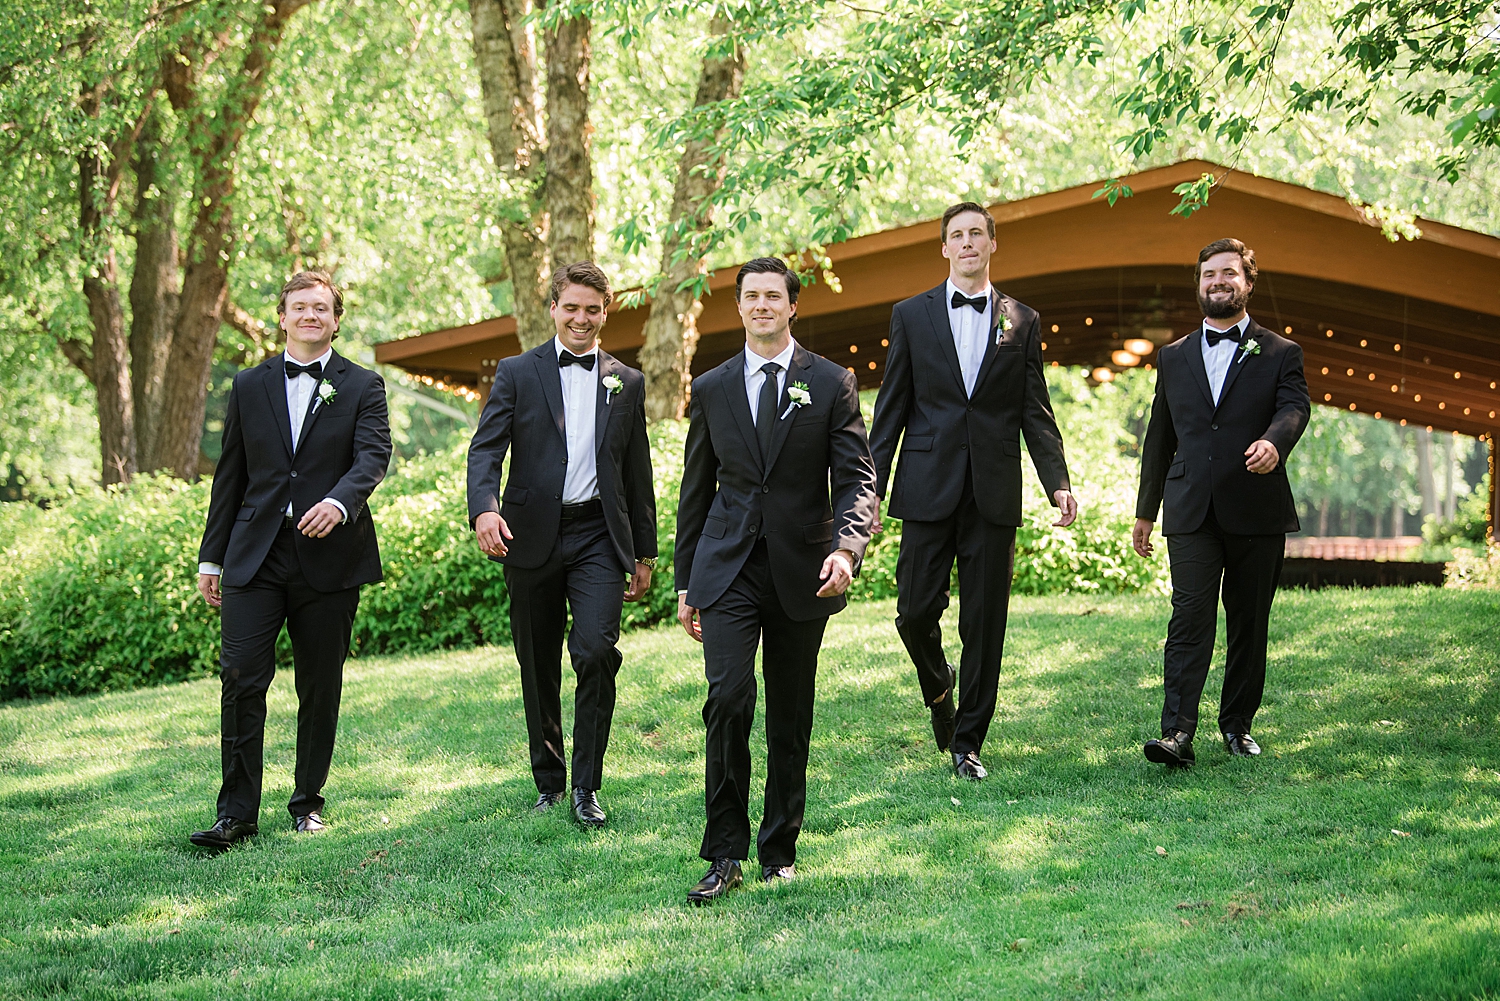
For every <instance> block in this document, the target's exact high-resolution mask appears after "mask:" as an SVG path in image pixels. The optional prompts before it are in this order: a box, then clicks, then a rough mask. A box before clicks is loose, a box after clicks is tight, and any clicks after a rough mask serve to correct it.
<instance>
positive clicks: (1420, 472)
mask: <svg viewBox="0 0 1500 1001" xmlns="http://www.w3.org/2000/svg"><path fill="white" fill-rule="evenodd" d="M1416 438H1417V486H1418V487H1420V488H1421V491H1422V518H1423V520H1426V518H1427V516H1428V515H1429V514H1437V513H1438V499H1437V484H1436V483H1435V482H1434V481H1433V477H1432V432H1431V431H1428V430H1427V429H1426V428H1417V434H1416Z"/></svg>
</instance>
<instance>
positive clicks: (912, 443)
mask: <svg viewBox="0 0 1500 1001" xmlns="http://www.w3.org/2000/svg"><path fill="white" fill-rule="evenodd" d="M901 450H902V451H903V452H931V451H932V435H930V434H909V435H907V436H906V437H905V438H904V439H902V441H901Z"/></svg>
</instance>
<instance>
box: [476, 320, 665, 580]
mask: <svg viewBox="0 0 1500 1001" xmlns="http://www.w3.org/2000/svg"><path fill="white" fill-rule="evenodd" d="M594 376H595V380H596V384H597V386H598V393H599V395H598V398H597V399H596V400H595V402H594V446H595V448H596V451H595V453H594V463H595V466H596V469H597V474H598V478H599V500H600V501H601V502H602V503H603V506H604V521H605V523H606V524H607V525H608V526H609V537H610V540H611V541H612V542H613V543H614V548H615V553H616V555H618V556H619V558H620V568H621V570H622V571H623V572H624V573H626V574H630V573H633V572H634V571H635V561H636V559H637V558H638V557H647V558H649V557H652V556H655V555H656V496H655V494H654V493H652V483H651V446H650V443H649V442H648V441H647V439H646V378H645V376H643V375H641V373H640V372H639V371H637V370H636V369H633V368H630V367H629V366H627V365H625V364H623V363H621V362H620V361H619V360H618V359H616V358H614V357H612V356H611V355H609V354H608V353H606V352H605V351H604V349H603V348H600V349H599V360H598V362H597V363H596V364H595V365H594ZM609 376H617V377H618V378H619V380H620V389H619V391H618V392H616V393H613V394H611V393H610V392H609V391H608V390H607V389H606V388H605V386H604V380H605V378H607V377H609ZM563 417H564V412H563V395H562V376H561V375H560V374H559V372H558V365H557V348H556V347H555V346H554V342H553V339H552V338H548V339H547V341H546V342H545V343H543V344H542V345H541V346H539V347H536V348H533V349H532V350H530V351H526V352H523V353H522V354H519V355H513V356H512V357H510V358H505V359H503V360H502V361H501V362H500V364H499V366H498V367H497V368H496V369H495V384H494V386H493V387H492V388H491V389H490V398H489V401H488V402H487V403H485V405H484V413H483V414H482V415H481V416H480V418H479V428H478V430H476V431H475V432H474V440H473V441H472V442H470V443H469V524H470V525H471V526H472V525H473V524H474V520H475V519H476V518H478V517H479V516H480V515H481V514H483V513H485V512H486V511H498V512H499V514H500V517H502V518H504V519H505V523H506V524H507V525H509V526H510V530H511V533H512V534H513V535H514V536H515V538H514V539H513V540H511V541H510V542H509V544H508V546H509V550H510V551H509V552H508V553H506V555H505V556H502V557H491V558H492V559H496V560H497V562H500V563H504V564H505V565H507V566H513V567H520V568H522V569H534V568H536V567H539V566H541V565H542V564H543V563H545V562H546V561H547V557H548V556H549V555H551V553H552V546H553V544H554V543H555V542H556V541H557V532H558V526H559V525H560V524H561V523H562V491H563V479H564V478H565V477H566V475H567V472H568V439H567V436H566V432H565V430H564V427H563ZM507 449H509V450H510V451H511V456H510V475H509V477H508V478H507V479H506V481H505V493H504V496H503V497H502V496H501V493H500V467H501V464H502V463H503V462H504V461H505V453H506V450H507Z"/></svg>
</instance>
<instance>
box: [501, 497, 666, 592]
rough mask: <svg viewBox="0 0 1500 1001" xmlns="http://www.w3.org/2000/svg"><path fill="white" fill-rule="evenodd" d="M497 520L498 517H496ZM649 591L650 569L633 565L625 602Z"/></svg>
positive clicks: (641, 564)
mask: <svg viewBox="0 0 1500 1001" xmlns="http://www.w3.org/2000/svg"><path fill="white" fill-rule="evenodd" d="M496 517H497V518H498V517H499V515H496ZM650 589H651V568H650V567H648V566H646V564H644V563H637V564H636V565H635V573H633V574H631V575H630V586H629V587H627V588H625V600H626V601H640V600H641V599H642V598H644V597H645V596H646V592H647V591H649V590H650Z"/></svg>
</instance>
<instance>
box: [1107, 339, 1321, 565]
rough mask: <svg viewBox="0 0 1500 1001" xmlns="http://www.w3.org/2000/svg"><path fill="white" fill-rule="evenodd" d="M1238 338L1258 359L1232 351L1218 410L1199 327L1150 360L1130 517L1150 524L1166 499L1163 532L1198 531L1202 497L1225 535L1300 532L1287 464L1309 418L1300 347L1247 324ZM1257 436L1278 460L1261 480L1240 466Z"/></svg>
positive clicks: (1205, 510) (1204, 512)
mask: <svg viewBox="0 0 1500 1001" xmlns="http://www.w3.org/2000/svg"><path fill="white" fill-rule="evenodd" d="M1245 338H1246V341H1247V342H1248V341H1249V340H1250V339H1252V338H1253V339H1254V340H1255V342H1256V343H1257V344H1259V345H1260V353H1259V354H1248V353H1246V352H1245V351H1244V350H1243V349H1240V350H1236V352H1235V355H1234V361H1233V362H1231V363H1230V365H1229V371H1228V373H1226V374H1225V376H1224V389H1223V391H1222V392H1220V394H1219V403H1218V405H1217V406H1215V405H1214V402H1213V391H1212V390H1211V389H1210V388H1209V385H1208V370H1207V369H1206V368H1204V365H1203V347H1202V342H1203V328H1202V327H1199V328H1198V329H1197V330H1195V331H1193V332H1192V333H1191V334H1188V335H1187V336H1186V337H1184V338H1182V339H1180V340H1177V341H1174V342H1172V343H1171V344H1168V345H1167V346H1166V347H1164V348H1162V349H1161V352H1160V354H1159V355H1158V356H1157V362H1156V399H1155V401H1154V402H1153V403H1152V404H1151V422H1150V424H1148V425H1147V426H1146V441H1145V443H1144V444H1143V445H1142V447H1141V488H1140V492H1139V494H1137V497H1136V505H1135V515H1136V517H1137V518H1145V519H1147V520H1148V521H1155V520H1156V513H1157V510H1158V508H1160V507H1161V505H1162V499H1163V497H1165V499H1166V517H1165V518H1164V519H1163V522H1162V531H1163V532H1164V533H1165V534H1167V535H1177V534H1182V533H1187V532H1195V531H1197V530H1198V528H1199V527H1200V526H1201V525H1202V524H1203V519H1204V517H1205V516H1206V515H1207V514H1208V505H1209V502H1210V501H1212V502H1213V509H1214V517H1215V518H1216V519H1217V520H1218V522H1219V524H1220V525H1221V526H1222V527H1223V528H1224V530H1225V531H1227V532H1232V533H1234V534H1237V535H1239V534H1243V535H1275V534H1277V533H1281V532H1295V531H1297V529H1298V528H1299V524H1298V521H1297V506H1296V504H1294V503H1293V502H1292V488H1291V485H1290V484H1289V483H1288V482H1287V478H1286V463H1287V459H1288V458H1289V457H1290V456H1291V454H1292V447H1293V446H1294V445H1296V444H1297V439H1299V438H1301V437H1302V430H1303V429H1304V428H1306V427H1307V419H1308V417H1309V416H1310V414H1311V412H1312V404H1311V402H1310V401H1309V400H1308V396H1307V380H1306V378H1305V377H1304V376H1303V374H1302V348H1301V347H1300V346H1298V345H1297V344H1296V343H1295V342H1293V341H1290V340H1288V339H1286V338H1285V337H1282V336H1281V335H1279V334H1276V333H1273V332H1272V331H1270V330H1267V329H1266V328H1265V327H1262V326H1261V325H1260V324H1258V323H1256V322H1255V320H1254V319H1252V320H1251V321H1250V323H1249V325H1248V326H1247V327H1246V328H1245ZM1261 438H1264V439H1266V440H1267V441H1269V442H1270V443H1271V444H1273V445H1275V446H1276V451H1277V452H1278V453H1279V454H1280V456H1281V462H1280V463H1279V464H1278V465H1277V466H1276V468H1275V469H1274V470H1272V471H1271V472H1269V473H1265V474H1260V473H1252V472H1250V471H1249V470H1247V469H1246V468H1245V449H1247V448H1249V447H1250V443H1251V442H1254V441H1257V440H1259V439H1261Z"/></svg>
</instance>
